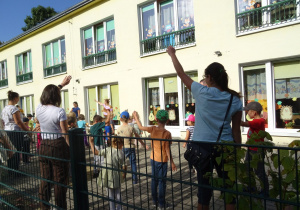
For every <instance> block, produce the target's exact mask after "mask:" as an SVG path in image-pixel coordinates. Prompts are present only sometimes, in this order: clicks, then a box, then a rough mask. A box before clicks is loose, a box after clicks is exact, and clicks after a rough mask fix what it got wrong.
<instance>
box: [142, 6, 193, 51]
mask: <svg viewBox="0 0 300 210" xmlns="http://www.w3.org/2000/svg"><path fill="white" fill-rule="evenodd" d="M140 14H141V15H140V16H141V24H142V25H141V30H142V31H141V35H142V41H141V54H142V55H145V54H148V53H153V52H157V51H161V50H165V49H166V48H167V47H168V46H169V45H172V46H174V47H180V46H185V45H190V44H191V43H192V44H193V43H194V42H195V27H194V8H193V0H167V1H155V2H153V3H151V4H148V5H145V6H142V7H141V8H140Z"/></svg>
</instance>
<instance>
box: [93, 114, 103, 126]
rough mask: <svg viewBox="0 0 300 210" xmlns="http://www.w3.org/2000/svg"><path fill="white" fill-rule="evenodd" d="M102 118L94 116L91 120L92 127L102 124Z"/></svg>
mask: <svg viewBox="0 0 300 210" xmlns="http://www.w3.org/2000/svg"><path fill="white" fill-rule="evenodd" d="M102 120H103V118H102V117H101V116H100V115H95V116H94V118H93V125H95V124H97V123H98V122H102Z"/></svg>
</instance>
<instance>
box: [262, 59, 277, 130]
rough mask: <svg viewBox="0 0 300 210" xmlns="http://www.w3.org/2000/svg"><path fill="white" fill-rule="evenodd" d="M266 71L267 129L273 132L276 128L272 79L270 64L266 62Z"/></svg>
mask: <svg viewBox="0 0 300 210" xmlns="http://www.w3.org/2000/svg"><path fill="white" fill-rule="evenodd" d="M265 71H266V88H267V107H268V128H270V130H274V129H275V126H276V120H275V117H276V114H275V106H274V103H275V100H274V90H273V89H274V86H273V82H274V80H273V79H274V77H273V72H272V64H271V62H267V63H266V64H265Z"/></svg>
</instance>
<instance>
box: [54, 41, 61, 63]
mask: <svg viewBox="0 0 300 210" xmlns="http://www.w3.org/2000/svg"><path fill="white" fill-rule="evenodd" d="M59 63H60V58H59V47H58V41H56V42H53V65H57V64H59Z"/></svg>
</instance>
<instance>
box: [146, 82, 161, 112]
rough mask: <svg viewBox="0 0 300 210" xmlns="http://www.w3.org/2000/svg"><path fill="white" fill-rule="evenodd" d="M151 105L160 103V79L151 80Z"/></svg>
mask: <svg viewBox="0 0 300 210" xmlns="http://www.w3.org/2000/svg"><path fill="white" fill-rule="evenodd" d="M148 83H149V99H150V101H149V105H150V106H151V105H152V106H157V105H159V104H160V99H159V98H160V94H159V82H158V79H155V80H149V81H148Z"/></svg>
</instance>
